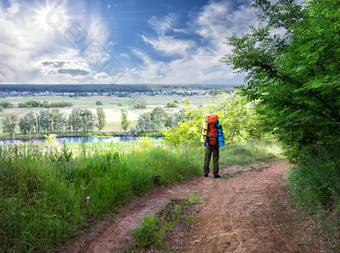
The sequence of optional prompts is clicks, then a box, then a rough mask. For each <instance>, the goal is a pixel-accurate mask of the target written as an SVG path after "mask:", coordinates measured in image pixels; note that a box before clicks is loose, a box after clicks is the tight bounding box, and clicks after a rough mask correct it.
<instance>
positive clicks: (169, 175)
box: [0, 144, 201, 252]
mask: <svg viewBox="0 0 340 253" xmlns="http://www.w3.org/2000/svg"><path fill="white" fill-rule="evenodd" d="M0 157H1V159H0V168H1V169H0V193H1V194H0V245H1V248H2V249H6V251H9V252H50V251H55V250H56V248H57V247H58V246H59V244H60V243H63V242H65V241H67V240H69V239H70V238H71V237H74V236H75V235H76V234H77V233H78V229H80V230H82V229H85V228H86V227H88V224H87V220H88V219H89V218H91V217H100V216H101V215H103V214H105V213H108V212H114V211H116V210H117V209H118V208H119V207H120V206H121V205H124V204H126V203H127V202H128V201H130V200H131V199H132V198H133V197H134V196H138V195H141V194H143V192H145V191H147V190H149V189H150V188H153V187H155V186H157V185H159V184H168V183H173V182H176V181H180V180H183V179H185V178H188V177H191V176H193V175H199V174H200V173H201V166H200V156H199V155H198V154H197V152H195V151H194V150H173V149H168V148H166V147H152V146H151V147H149V148H145V147H144V148H143V149H132V150H131V151H130V152H126V151H124V152H118V151H117V150H115V149H114V148H112V149H111V150H106V151H104V150H101V149H100V148H98V147H97V146H96V145H93V146H92V147H90V146H88V145H86V146H84V148H83V151H82V152H81V153H80V154H78V155H72V152H70V151H69V150H68V149H67V147H66V145H65V144H64V145H63V147H62V148H61V150H59V149H55V148H53V147H49V148H48V149H47V150H46V151H44V150H41V147H39V146H36V145H33V146H31V145H4V146H0Z"/></svg>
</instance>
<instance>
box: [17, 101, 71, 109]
mask: <svg viewBox="0 0 340 253" xmlns="http://www.w3.org/2000/svg"><path fill="white" fill-rule="evenodd" d="M68 106H73V104H72V103H70V102H64V101H60V102H51V103H50V104H49V103H48V101H43V102H39V101H34V100H32V101H27V102H24V103H19V104H18V107H19V108H39V107H44V108H50V107H68Z"/></svg>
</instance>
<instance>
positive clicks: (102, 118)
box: [96, 108, 106, 132]
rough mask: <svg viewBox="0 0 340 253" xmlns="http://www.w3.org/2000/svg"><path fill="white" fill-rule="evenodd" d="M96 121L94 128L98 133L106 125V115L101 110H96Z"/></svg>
mask: <svg viewBox="0 0 340 253" xmlns="http://www.w3.org/2000/svg"><path fill="white" fill-rule="evenodd" d="M96 110H97V120H96V127H97V128H98V131H99V132H100V130H102V129H103V128H104V126H105V124H106V115H105V112H104V110H103V108H97V109H96Z"/></svg>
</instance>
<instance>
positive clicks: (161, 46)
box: [142, 35, 195, 55]
mask: <svg viewBox="0 0 340 253" xmlns="http://www.w3.org/2000/svg"><path fill="white" fill-rule="evenodd" d="M142 38H143V40H144V42H146V43H148V44H150V45H151V46H152V47H153V48H154V49H155V50H158V51H161V52H162V53H164V54H166V55H186V54H187V53H188V50H189V49H190V48H192V47H194V46H195V42H194V41H191V40H179V39H175V38H174V37H173V36H165V35H160V36H159V37H158V38H156V39H151V38H148V37H146V36H145V35H142Z"/></svg>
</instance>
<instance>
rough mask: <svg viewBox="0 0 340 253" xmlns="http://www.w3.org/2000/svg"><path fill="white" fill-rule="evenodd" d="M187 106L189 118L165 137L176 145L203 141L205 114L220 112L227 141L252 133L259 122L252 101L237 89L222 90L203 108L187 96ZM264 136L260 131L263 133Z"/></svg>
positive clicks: (247, 136) (250, 135) (185, 101)
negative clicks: (239, 93)
mask: <svg viewBox="0 0 340 253" xmlns="http://www.w3.org/2000/svg"><path fill="white" fill-rule="evenodd" d="M184 103H185V105H186V109H185V110H184V115H185V116H186V119H184V120H182V121H181V122H179V123H178V125H177V126H175V127H173V128H171V129H170V130H169V131H166V132H164V135H165V138H164V139H165V140H166V141H168V142H170V143H171V144H173V145H179V144H183V143H187V144H190V145H199V144H200V135H201V128H200V127H201V126H202V123H203V121H205V120H206V116H208V115H210V114H216V115H218V116H219V121H220V124H222V127H223V133H224V139H225V142H226V143H235V142H237V141H241V140H244V139H249V138H253V137H257V138H260V137H259V136H258V135H260V134H257V136H255V135H253V134H252V133H253V132H255V131H254V129H256V126H257V124H258V123H257V116H256V115H255V113H254V111H253V109H252V106H251V104H249V103H248V102H247V100H246V99H245V98H243V97H240V96H238V95H237V94H236V93H231V94H227V93H222V94H220V95H217V97H215V99H214V100H213V101H212V102H211V103H209V104H204V105H203V106H202V107H200V108H194V107H193V106H191V103H190V101H189V100H184ZM260 136H261V135H260Z"/></svg>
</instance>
